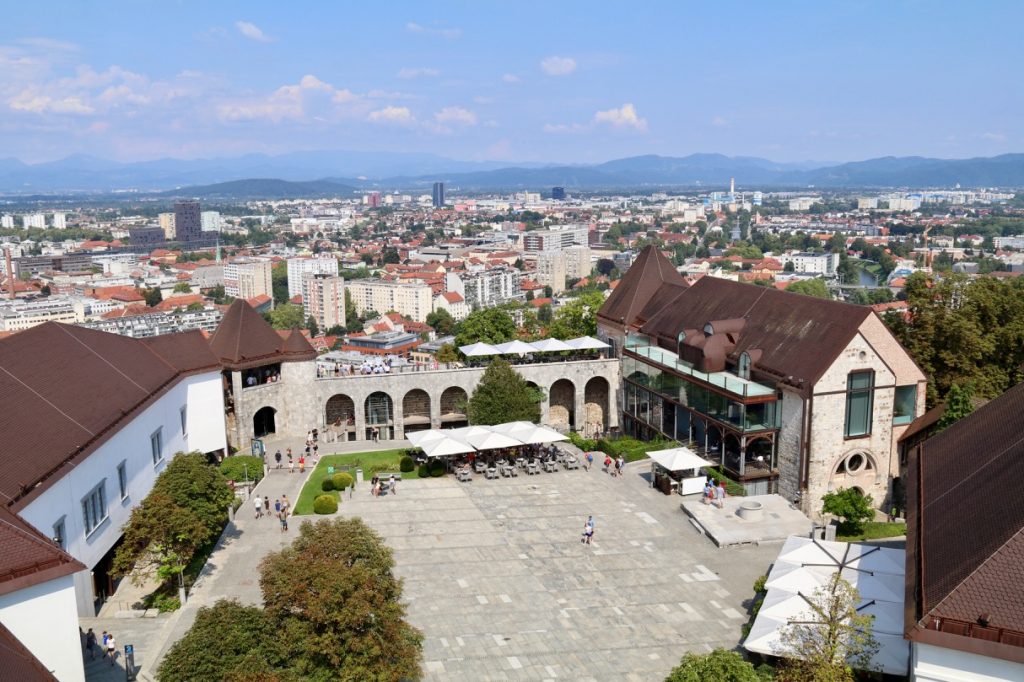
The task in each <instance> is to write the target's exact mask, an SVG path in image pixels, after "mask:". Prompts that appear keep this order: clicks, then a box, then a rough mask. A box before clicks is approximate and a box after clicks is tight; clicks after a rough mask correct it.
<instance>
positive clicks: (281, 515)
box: [277, 509, 288, 533]
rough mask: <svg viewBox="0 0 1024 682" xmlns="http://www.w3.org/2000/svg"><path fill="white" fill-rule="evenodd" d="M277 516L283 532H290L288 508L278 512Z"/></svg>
mask: <svg viewBox="0 0 1024 682" xmlns="http://www.w3.org/2000/svg"><path fill="white" fill-rule="evenodd" d="M277 518H278V519H280V521H281V532H282V533H286V532H288V510H286V509H282V510H281V511H279V512H278V513H277Z"/></svg>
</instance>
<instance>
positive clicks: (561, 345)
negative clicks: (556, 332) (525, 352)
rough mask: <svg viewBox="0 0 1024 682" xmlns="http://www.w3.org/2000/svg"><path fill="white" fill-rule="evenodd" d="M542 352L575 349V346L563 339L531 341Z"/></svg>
mask: <svg viewBox="0 0 1024 682" xmlns="http://www.w3.org/2000/svg"><path fill="white" fill-rule="evenodd" d="M530 345H531V346H533V348H534V349H535V350H536V351H538V352H540V353H557V352H559V351H566V350H573V347H572V346H570V345H569V344H567V343H566V342H565V341H562V340H561V339H542V340H540V341H532V342H531V343H530Z"/></svg>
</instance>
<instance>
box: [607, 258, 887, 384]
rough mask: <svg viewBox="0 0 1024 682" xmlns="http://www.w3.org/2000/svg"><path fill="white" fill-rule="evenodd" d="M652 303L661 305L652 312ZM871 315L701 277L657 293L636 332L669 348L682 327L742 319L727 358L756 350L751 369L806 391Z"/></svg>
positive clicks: (857, 308)
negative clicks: (672, 290) (665, 294)
mask: <svg viewBox="0 0 1024 682" xmlns="http://www.w3.org/2000/svg"><path fill="white" fill-rule="evenodd" d="M626 274H627V276H628V274H629V273H626ZM620 288H621V287H620ZM657 306H661V309H660V310H659V311H658V312H654V313H652V312H651V309H652V308H655V307H657ZM873 314H874V313H872V311H871V308H868V307H867V306H858V305H851V304H848V303H840V302H838V301H829V300H825V299H822V298H815V297H813V296H804V295H802V294H792V293H787V292H784V291H778V290H777V289H772V288H769V287H760V286H756V285H753V284H741V283H739V282H732V281H729V280H725V279H720V278H718V277H702V278H701V279H699V280H698V281H697V282H695V283H694V284H693V286H691V287H689V288H688V289H685V290H682V291H679V292H678V293H677V294H676V295H675V296H674V297H673V298H671V299H663V298H662V296H660V295H659V297H658V299H656V300H655V301H652V302H651V304H650V305H649V306H647V308H646V309H644V310H643V311H642V315H643V317H645V318H646V319H647V322H646V323H644V325H643V326H642V327H641V328H640V331H642V332H643V333H644V334H647V335H649V336H651V337H652V338H655V339H658V341H659V342H660V345H662V346H663V347H665V348H671V349H675V348H676V343H677V338H678V335H679V332H681V331H683V330H686V329H697V330H702V329H703V328H704V325H706V324H707V323H708V322H713V321H716V320H745V321H746V324H745V325H743V328H742V331H740V332H739V333H738V335H737V337H736V340H735V347H734V348H733V349H732V350H731V356H733V357H738V356H739V354H740V353H742V352H743V351H753V350H755V349H759V350H760V351H761V354H760V358H759V359H758V360H757V361H756V365H755V369H756V370H757V371H759V372H765V373H767V374H769V375H771V376H773V377H775V378H778V379H787V378H788V377H793V378H794V380H793V381H790V382H789V383H792V384H794V385H798V386H802V387H803V388H804V389H805V390H810V389H811V388H812V387H813V385H814V384H815V383H816V382H817V381H818V379H819V378H820V377H821V375H822V374H823V373H824V372H825V370H826V369H828V367H829V366H830V365H831V364H832V363H833V362H834V361H835V358H836V356H837V355H838V354H839V353H840V352H841V351H842V349H843V348H844V347H845V346H846V345H847V344H848V343H849V342H850V339H852V338H853V336H854V334H856V333H857V330H858V329H859V328H860V325H861V324H862V323H863V322H864V320H865V318H867V316H868V315H873ZM800 380H803V381H802V383H801V381H800Z"/></svg>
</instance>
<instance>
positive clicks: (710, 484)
mask: <svg viewBox="0 0 1024 682" xmlns="http://www.w3.org/2000/svg"><path fill="white" fill-rule="evenodd" d="M701 502H703V503H704V504H710V505H711V506H712V507H718V508H719V509H722V508H723V507H725V483H723V482H722V481H719V482H718V483H717V484H716V483H715V479H713V478H711V477H710V476H708V479H707V480H706V481H704V497H703V498H702V499H701Z"/></svg>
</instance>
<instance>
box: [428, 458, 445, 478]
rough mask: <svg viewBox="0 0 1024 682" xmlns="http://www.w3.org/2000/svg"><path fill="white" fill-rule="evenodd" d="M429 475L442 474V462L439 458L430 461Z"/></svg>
mask: <svg viewBox="0 0 1024 682" xmlns="http://www.w3.org/2000/svg"><path fill="white" fill-rule="evenodd" d="M430 476H431V478H437V477H439V476H444V462H442V461H441V460H439V459H435V460H434V461H433V462H431V463H430Z"/></svg>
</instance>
